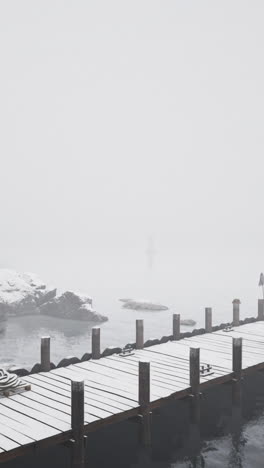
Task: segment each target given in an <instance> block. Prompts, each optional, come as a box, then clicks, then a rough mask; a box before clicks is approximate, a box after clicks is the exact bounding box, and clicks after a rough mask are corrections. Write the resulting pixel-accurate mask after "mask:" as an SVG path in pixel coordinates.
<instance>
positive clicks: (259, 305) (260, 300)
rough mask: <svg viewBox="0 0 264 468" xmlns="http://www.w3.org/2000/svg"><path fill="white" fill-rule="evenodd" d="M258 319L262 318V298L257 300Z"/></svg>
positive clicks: (263, 310)
mask: <svg viewBox="0 0 264 468" xmlns="http://www.w3.org/2000/svg"><path fill="white" fill-rule="evenodd" d="M258 319H259V320H264V299H259V300H258Z"/></svg>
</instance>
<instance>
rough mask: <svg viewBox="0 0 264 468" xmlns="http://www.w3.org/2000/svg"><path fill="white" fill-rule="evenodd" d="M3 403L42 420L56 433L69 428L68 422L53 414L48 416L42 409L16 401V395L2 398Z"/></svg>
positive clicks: (37, 419)
mask: <svg viewBox="0 0 264 468" xmlns="http://www.w3.org/2000/svg"><path fill="white" fill-rule="evenodd" d="M16 396H19V395H16ZM1 405H4V406H6V407H7V408H10V409H12V410H14V411H16V412H17V413H20V414H23V415H25V416H29V417H30V418H32V419H34V420H36V421H38V422H41V423H43V424H45V425H46V426H48V427H50V428H52V429H55V430H56V434H59V433H60V432H61V431H63V430H65V431H67V430H69V427H68V425H67V424H65V423H63V422H62V421H59V420H58V419H55V418H53V417H51V416H48V415H47V414H45V413H42V412H41V410H39V411H38V410H34V409H32V408H30V407H29V406H26V405H25V404H22V403H21V402H20V401H19V402H18V401H16V400H15V398H14V397H11V398H4V399H2V400H1Z"/></svg>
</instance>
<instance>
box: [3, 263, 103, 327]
mask: <svg viewBox="0 0 264 468" xmlns="http://www.w3.org/2000/svg"><path fill="white" fill-rule="evenodd" d="M37 314H45V315H50V316H53V317H58V318H64V319H74V320H85V321H92V322H103V321H106V320H107V317H105V316H103V315H100V314H97V313H96V312H95V310H93V308H92V299H91V298H90V297H88V296H84V295H82V294H77V293H74V292H72V291H66V292H64V293H63V294H61V295H60V296H57V290H56V288H53V287H48V286H47V285H46V284H45V283H44V282H43V281H41V280H40V279H39V278H38V277H37V276H36V275H34V274H32V273H18V272H17V271H14V270H7V269H0V320H1V319H4V318H6V317H8V316H12V315H13V316H22V315H37Z"/></svg>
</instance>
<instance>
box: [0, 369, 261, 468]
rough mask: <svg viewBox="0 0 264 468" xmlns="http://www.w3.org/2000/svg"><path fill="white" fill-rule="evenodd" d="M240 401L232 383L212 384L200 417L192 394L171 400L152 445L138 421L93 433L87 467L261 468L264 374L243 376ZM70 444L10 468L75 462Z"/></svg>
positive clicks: (157, 416)
mask: <svg viewBox="0 0 264 468" xmlns="http://www.w3.org/2000/svg"><path fill="white" fill-rule="evenodd" d="M242 387H243V388H242V390H243V393H242V395H243V397H242V403H241V405H240V406H239V405H237V406H234V405H232V398H231V394H232V386H231V384H230V383H229V384H224V385H221V386H218V387H215V388H212V389H210V390H207V391H206V392H205V393H204V394H203V395H202V398H201V423H200V425H198V424H192V423H190V400H189V399H188V398H187V399H184V400H181V401H175V402H173V403H169V404H167V405H166V406H163V407H162V408H160V409H158V410H154V411H153V414H152V446H151V448H149V449H144V448H142V447H141V446H140V444H139V443H138V440H139V439H138V436H139V425H138V423H136V422H135V421H125V422H122V423H118V424H115V425H110V426H108V427H105V428H103V429H100V430H98V431H96V432H93V433H89V434H88V439H87V440H88V443H87V450H86V464H85V466H86V467H87V468H262V467H263V459H264V448H263V440H264V374H263V373H257V374H254V375H252V376H250V377H247V378H245V379H244V380H243V382H242ZM70 459H71V452H70V449H69V448H66V447H63V446H61V447H57V448H53V449H46V450H41V451H39V452H38V451H36V453H35V455H34V456H31V457H27V458H21V459H18V460H14V461H11V462H7V463H5V464H3V466H4V467H5V468H18V467H19V468H33V467H38V468H47V466H49V467H50V468H55V467H56V468H70V466H71V465H70Z"/></svg>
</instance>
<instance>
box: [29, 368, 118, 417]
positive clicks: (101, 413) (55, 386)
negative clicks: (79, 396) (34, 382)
mask: <svg viewBox="0 0 264 468" xmlns="http://www.w3.org/2000/svg"><path fill="white" fill-rule="evenodd" d="M38 377H41V380H42V381H43V382H44V383H45V387H46V388H48V389H50V390H52V391H53V392H56V393H59V394H62V395H64V396H65V395H66V396H68V395H70V387H69V386H68V387H67V385H66V386H65V387H63V384H62V385H61V384H60V383H59V382H57V383H53V382H52V381H51V380H49V379H48V377H46V375H38ZM86 414H87V420H86V422H89V415H90V414H91V415H93V416H97V417H98V418H107V417H109V416H112V414H113V412H110V411H105V410H102V409H100V408H98V407H97V406H95V405H93V404H92V403H91V402H89V401H88V403H86V404H85V415H86Z"/></svg>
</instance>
